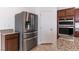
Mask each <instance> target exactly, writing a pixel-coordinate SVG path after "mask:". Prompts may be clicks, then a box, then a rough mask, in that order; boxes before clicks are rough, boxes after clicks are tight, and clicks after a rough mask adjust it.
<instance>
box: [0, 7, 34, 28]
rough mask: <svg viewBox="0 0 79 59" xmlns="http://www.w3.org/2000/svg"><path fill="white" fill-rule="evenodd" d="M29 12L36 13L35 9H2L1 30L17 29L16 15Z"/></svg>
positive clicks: (0, 16)
mask: <svg viewBox="0 0 79 59" xmlns="http://www.w3.org/2000/svg"><path fill="white" fill-rule="evenodd" d="M22 11H28V12H33V13H34V8H30V7H27V8H24V7H22V8H21V7H0V29H8V28H11V29H14V28H15V14H17V13H19V12H22Z"/></svg>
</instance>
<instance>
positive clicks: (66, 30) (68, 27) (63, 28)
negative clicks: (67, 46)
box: [58, 17, 74, 36]
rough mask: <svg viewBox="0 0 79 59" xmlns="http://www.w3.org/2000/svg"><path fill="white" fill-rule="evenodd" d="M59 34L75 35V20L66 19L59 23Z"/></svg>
mask: <svg viewBox="0 0 79 59" xmlns="http://www.w3.org/2000/svg"><path fill="white" fill-rule="evenodd" d="M58 33H59V36H60V34H63V35H70V36H73V35H74V19H73V18H72V17H71V18H66V19H64V20H63V19H62V20H60V21H58Z"/></svg>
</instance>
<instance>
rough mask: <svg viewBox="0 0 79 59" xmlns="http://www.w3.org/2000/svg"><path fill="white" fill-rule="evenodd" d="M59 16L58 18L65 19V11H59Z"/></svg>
mask: <svg viewBox="0 0 79 59" xmlns="http://www.w3.org/2000/svg"><path fill="white" fill-rule="evenodd" d="M57 15H58V17H65V15H66V14H65V10H64V9H63V10H58V11H57Z"/></svg>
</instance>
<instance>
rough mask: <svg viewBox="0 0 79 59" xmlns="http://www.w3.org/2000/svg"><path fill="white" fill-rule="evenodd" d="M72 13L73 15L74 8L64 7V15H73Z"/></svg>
mask: <svg viewBox="0 0 79 59" xmlns="http://www.w3.org/2000/svg"><path fill="white" fill-rule="evenodd" d="M74 15H75V9H74V8H68V9H66V16H74Z"/></svg>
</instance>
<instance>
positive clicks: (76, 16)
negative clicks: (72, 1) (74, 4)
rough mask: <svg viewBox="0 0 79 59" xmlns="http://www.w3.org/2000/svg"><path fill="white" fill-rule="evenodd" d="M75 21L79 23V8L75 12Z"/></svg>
mask: <svg viewBox="0 0 79 59" xmlns="http://www.w3.org/2000/svg"><path fill="white" fill-rule="evenodd" d="M75 21H79V8H78V9H76V10H75Z"/></svg>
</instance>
